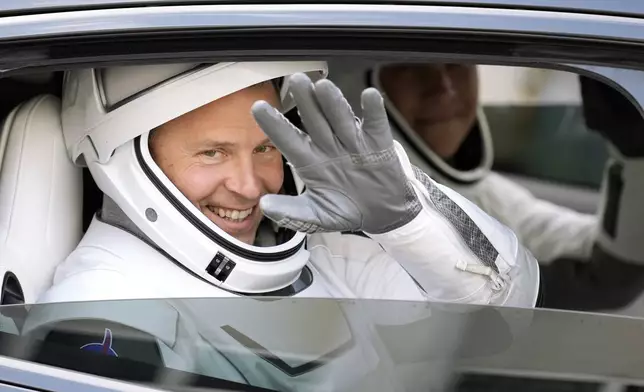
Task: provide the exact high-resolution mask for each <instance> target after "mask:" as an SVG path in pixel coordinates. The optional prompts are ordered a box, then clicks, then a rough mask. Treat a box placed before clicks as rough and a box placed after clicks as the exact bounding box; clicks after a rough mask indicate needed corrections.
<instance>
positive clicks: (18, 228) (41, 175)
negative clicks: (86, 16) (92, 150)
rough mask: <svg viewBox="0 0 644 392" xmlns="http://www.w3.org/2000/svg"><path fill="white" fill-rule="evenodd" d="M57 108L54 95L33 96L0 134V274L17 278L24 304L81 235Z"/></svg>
mask: <svg viewBox="0 0 644 392" xmlns="http://www.w3.org/2000/svg"><path fill="white" fill-rule="evenodd" d="M60 113H61V103H60V100H59V99H58V98H57V97H55V96H52V95H40V96H37V97H35V98H32V99H30V100H28V101H27V102H25V103H23V104H21V105H19V106H18V107H16V108H15V109H14V110H13V111H12V112H11V113H10V114H9V115H8V116H7V118H6V120H5V122H4V126H3V129H2V133H1V134H0V162H1V164H0V273H1V275H0V277H4V282H5V284H6V282H7V276H9V277H13V278H15V279H17V282H18V283H19V285H20V286H19V289H20V290H21V291H22V294H24V300H25V302H26V303H33V302H35V301H36V300H37V298H38V296H39V295H40V294H41V293H42V292H43V291H44V290H46V289H47V288H49V286H50V285H51V281H52V277H53V274H54V271H55V267H56V266H57V265H58V264H59V263H60V262H62V261H63V260H64V259H65V258H66V257H67V255H69V253H70V252H71V251H72V250H73V249H74V247H75V246H76V245H77V244H78V242H79V241H80V238H81V235H82V196H83V194H82V171H81V169H80V168H78V167H76V166H75V165H74V164H73V163H72V162H71V160H70V159H69V156H68V155H67V150H66V148H65V142H64V140H63V132H62V127H61V117H60ZM14 283H15V282H14ZM4 289H5V287H4V285H3V297H4ZM14 291H15V290H14ZM14 294H15V293H14Z"/></svg>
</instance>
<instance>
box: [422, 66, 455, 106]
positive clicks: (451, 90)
mask: <svg viewBox="0 0 644 392" xmlns="http://www.w3.org/2000/svg"><path fill="white" fill-rule="evenodd" d="M425 79H426V80H425V81H424V82H425V83H424V85H425V86H426V87H427V93H428V94H429V95H434V96H440V97H445V98H451V97H453V96H454V95H456V89H455V86H454V80H453V79H452V75H451V73H450V72H449V70H448V69H447V66H445V65H441V66H439V67H436V68H434V69H432V70H431V71H430V72H427V73H426V74H425Z"/></svg>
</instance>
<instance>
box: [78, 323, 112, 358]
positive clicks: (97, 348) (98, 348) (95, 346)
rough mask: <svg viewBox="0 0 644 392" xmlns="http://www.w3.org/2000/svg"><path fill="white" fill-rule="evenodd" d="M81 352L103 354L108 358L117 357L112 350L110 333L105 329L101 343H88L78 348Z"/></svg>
mask: <svg viewBox="0 0 644 392" xmlns="http://www.w3.org/2000/svg"><path fill="white" fill-rule="evenodd" d="M80 349H81V350H82V351H91V352H94V353H101V354H105V355H107V356H110V357H118V356H119V355H118V354H117V353H116V351H114V349H113V348H112V331H111V330H110V329H109V328H105V334H104V335H103V342H101V343H88V344H86V345H84V346H82V347H81V348H80Z"/></svg>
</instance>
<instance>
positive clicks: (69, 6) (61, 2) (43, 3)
mask: <svg viewBox="0 0 644 392" xmlns="http://www.w3.org/2000/svg"><path fill="white" fill-rule="evenodd" d="M353 2H354V3H364V2H363V1H353ZM217 3H222V4H224V3H225V4H231V3H233V4H234V3H237V4H245V3H248V4H252V3H254V2H252V1H244V0H238V1H225V0H2V1H1V2H0V14H21V13H40V12H54V11H59V10H67V11H68V10H81V9H102V8H114V7H125V6H127V7H139V6H141V7H145V6H152V5H195V4H217ZM280 3H289V2H288V1H281V2H280ZM291 3H293V4H303V3H310V2H309V1H306V0H301V1H292V2H291ZM344 3H345V4H348V3H352V2H351V1H346V2H344ZM370 3H372V4H377V3H387V4H392V3H399V4H426V5H444V6H467V7H494V8H510V9H532V10H551V11H562V12H574V13H591V14H603V15H622V16H631V17H644V2H641V1H635V0H594V1H585V2H582V1H581V0H577V1H570V0H548V1H547V2H546V1H544V0H475V1H474V0H416V1H413V2H412V1H400V0H399V1H393V2H392V1H383V0H372V1H371V2H370Z"/></svg>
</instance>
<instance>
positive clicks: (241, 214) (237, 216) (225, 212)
mask: <svg viewBox="0 0 644 392" xmlns="http://www.w3.org/2000/svg"><path fill="white" fill-rule="evenodd" d="M210 210H211V211H212V212H214V213H215V214H217V215H219V216H220V217H222V218H226V219H230V220H244V219H246V217H247V216H248V215H250V214H251V213H252V212H253V208H252V207H251V208H249V209H247V210H229V209H226V208H218V207H214V208H213V207H210Z"/></svg>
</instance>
